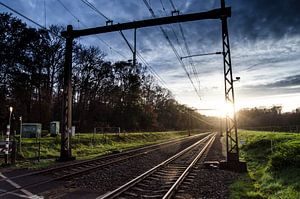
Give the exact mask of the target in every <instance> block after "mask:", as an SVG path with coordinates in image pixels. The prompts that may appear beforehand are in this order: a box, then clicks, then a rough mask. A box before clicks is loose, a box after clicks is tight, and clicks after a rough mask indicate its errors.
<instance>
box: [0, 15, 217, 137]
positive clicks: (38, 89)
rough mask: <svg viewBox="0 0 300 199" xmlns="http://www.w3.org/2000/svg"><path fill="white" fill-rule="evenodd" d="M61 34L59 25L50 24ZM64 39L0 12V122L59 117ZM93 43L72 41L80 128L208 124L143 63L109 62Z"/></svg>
mask: <svg viewBox="0 0 300 199" xmlns="http://www.w3.org/2000/svg"><path fill="white" fill-rule="evenodd" d="M50 30H51V32H54V33H56V34H57V35H59V34H60V32H61V31H62V30H64V28H63V27H60V26H54V25H53V26H51V27H50ZM64 45H65V41H64V39H63V38H61V37H57V36H54V35H53V34H50V33H49V32H48V31H46V30H43V29H35V28H30V27H28V26H27V25H26V23H24V22H22V21H21V20H20V19H18V18H15V17H13V16H12V15H11V14H8V13H0V49H1V51H0V101H1V106H0V126H1V129H5V126H6V125H7V123H8V116H9V109H8V107H9V106H12V107H13V108H14V112H13V113H14V116H13V123H14V125H15V126H17V125H18V117H19V116H22V118H23V122H38V123H42V125H43V127H44V129H48V128H49V122H50V121H60V120H61V118H62V103H63V96H62V95H63V90H62V89H63V64H64V50H65V49H64ZM105 56H106V53H105V52H103V51H102V50H101V49H100V48H99V47H97V46H86V45H82V44H80V43H77V42H76V41H75V42H74V49H73V76H72V85H73V123H74V125H75V126H76V128H77V129H78V130H79V131H80V132H88V131H92V129H93V128H94V127H97V126H98V127H99V126H102V127H115V126H118V127H121V128H122V129H124V130H126V131H139V130H143V131H163V130H183V129H188V128H191V129H193V128H212V127H213V126H217V125H218V121H217V120H216V119H215V118H211V117H206V116H203V115H200V114H199V113H197V112H195V111H193V110H191V109H189V108H188V107H186V106H185V105H182V104H180V103H178V102H177V101H176V100H175V99H174V96H173V95H172V93H171V92H170V91H169V90H167V89H165V88H163V87H161V86H160V85H158V84H157V82H156V81H155V79H154V78H153V76H151V75H149V74H148V73H147V68H146V67H145V66H143V65H142V64H136V65H135V66H134V65H133V64H132V63H131V62H128V61H122V60H120V61H116V62H110V61H106V60H105Z"/></svg>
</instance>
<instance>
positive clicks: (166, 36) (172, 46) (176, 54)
mask: <svg viewBox="0 0 300 199" xmlns="http://www.w3.org/2000/svg"><path fill="white" fill-rule="evenodd" d="M143 2H144V4H145V5H146V7H147V8H148V10H149V12H150V13H151V15H152V17H153V18H156V15H155V13H154V11H153V9H152V8H151V6H150V5H149V3H148V2H147V0H143ZM159 28H160V30H161V32H162V33H163V35H164V37H165V39H166V40H167V42H168V43H169V45H170V47H171V48H172V50H173V52H174V54H175V56H176V58H177V59H178V61H179V63H180V64H181V67H182V68H183V69H184V71H185V73H186V75H187V77H188V79H189V80H190V82H191V84H192V86H193V88H194V90H195V93H196V94H197V95H198V97H199V99H200V100H201V96H200V93H199V92H198V90H197V88H196V86H195V84H194V82H193V80H192V78H191V76H190V74H189V72H188V70H187V68H186V66H185V64H184V62H183V61H182V60H181V59H180V57H181V56H180V55H179V53H178V51H177V50H176V48H175V47H174V45H173V43H172V41H171V40H170V38H169V36H168V34H167V32H166V31H165V29H164V28H163V27H161V26H159Z"/></svg>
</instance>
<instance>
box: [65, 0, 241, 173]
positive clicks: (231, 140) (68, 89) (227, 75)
mask: <svg viewBox="0 0 300 199" xmlns="http://www.w3.org/2000/svg"><path fill="white" fill-rule="evenodd" d="M228 17H231V8H230V7H225V0H221V8H220V9H214V10H210V11H207V12H199V13H192V14H185V15H176V16H169V17H162V18H155V19H148V20H141V21H133V22H127V23H118V24H113V23H112V21H109V23H106V26H101V27H95V28H88V29H82V30H73V28H72V26H71V25H69V26H68V27H67V31H63V32H62V33H61V35H62V36H63V37H65V38H66V51H65V67H64V117H63V125H64V128H63V132H62V135H61V138H62V140H61V157H60V159H61V160H68V159H70V158H71V147H70V138H69V137H70V132H71V125H72V85H71V79H72V44H73V40H74V38H77V37H81V36H88V35H94V34H101V33H108V32H116V31H122V30H129V29H134V31H135V32H134V34H135V35H134V41H135V39H136V29H138V28H144V27H151V26H159V25H165V24H172V23H179V22H188V21H197V20H207V19H221V22H222V44H223V52H222V54H223V61H224V81H225V100H226V102H227V103H229V104H231V106H232V109H233V115H232V116H229V115H228V116H227V117H226V141H227V162H233V164H231V165H234V166H236V165H238V164H239V151H238V142H237V140H238V139H237V125H236V116H235V107H234V103H235V102H234V90H233V82H234V81H233V78H232V67H231V56H230V45H229V36H228V27H227V18H228ZM134 45H136V44H134ZM134 48H136V47H134ZM134 51H135V50H134ZM133 59H134V60H133V61H134V62H135V59H136V57H135V54H134V57H133ZM226 165H227V164H226ZM229 167H231V166H229Z"/></svg>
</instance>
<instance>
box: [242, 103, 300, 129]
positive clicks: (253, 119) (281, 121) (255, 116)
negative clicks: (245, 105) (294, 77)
mask: <svg viewBox="0 0 300 199" xmlns="http://www.w3.org/2000/svg"><path fill="white" fill-rule="evenodd" d="M237 116H238V117H237V118H238V126H239V128H244V129H255V130H269V131H270V130H271V131H272V130H274V131H297V132H299V131H300V126H299V125H300V109H299V108H298V109H296V110H295V111H293V112H288V113H282V107H281V106H272V107H270V108H251V109H242V110H240V111H239V112H238V114H237Z"/></svg>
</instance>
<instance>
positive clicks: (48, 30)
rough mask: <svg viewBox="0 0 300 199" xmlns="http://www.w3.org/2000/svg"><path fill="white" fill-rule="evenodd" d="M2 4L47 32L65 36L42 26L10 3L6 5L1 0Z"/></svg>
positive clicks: (0, 3)
mask: <svg viewBox="0 0 300 199" xmlns="http://www.w3.org/2000/svg"><path fill="white" fill-rule="evenodd" d="M0 5H2V6H4V7H6V8H7V9H9V10H10V11H12V12H14V13H16V14H17V15H19V16H21V17H23V18H25V19H26V20H28V21H30V22H31V23H33V24H35V25H36V26H38V27H40V28H41V29H43V30H46V31H47V32H49V33H51V34H52V35H54V36H56V37H59V38H63V37H62V36H60V35H58V34H57V33H55V32H53V31H51V30H50V29H47V28H46V27H45V26H42V25H41V24H39V23H37V22H35V21H34V20H32V19H30V18H29V17H27V16H25V15H24V14H22V13H20V12H19V11H17V10H15V9H13V8H11V7H10V6H8V5H6V4H4V3H2V2H0Z"/></svg>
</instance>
